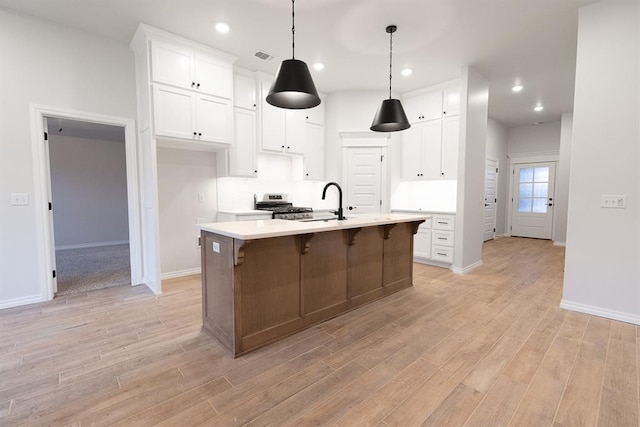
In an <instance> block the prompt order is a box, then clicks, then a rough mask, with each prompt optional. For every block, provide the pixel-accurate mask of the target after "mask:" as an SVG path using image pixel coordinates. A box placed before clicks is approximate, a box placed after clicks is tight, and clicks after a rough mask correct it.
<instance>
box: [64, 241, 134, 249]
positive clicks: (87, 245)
mask: <svg viewBox="0 0 640 427" xmlns="http://www.w3.org/2000/svg"><path fill="white" fill-rule="evenodd" d="M128 244H129V241H128V240H114V241H112V242H93V243H78V244H77V245H60V246H56V251H66V250H67V249H86V248H99V247H101V246H116V245H128Z"/></svg>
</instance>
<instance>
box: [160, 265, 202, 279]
mask: <svg viewBox="0 0 640 427" xmlns="http://www.w3.org/2000/svg"><path fill="white" fill-rule="evenodd" d="M201 273H202V269H201V268H200V267H198V268H191V269H187V270H178V271H170V272H168V273H162V274H160V280H169V279H177V278H178V277H185V276H193V275H194V274H201Z"/></svg>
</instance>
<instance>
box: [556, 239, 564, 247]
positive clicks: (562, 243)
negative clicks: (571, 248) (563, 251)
mask: <svg viewBox="0 0 640 427" xmlns="http://www.w3.org/2000/svg"><path fill="white" fill-rule="evenodd" d="M553 246H562V247H565V246H567V242H556V241H555V240H554V241H553Z"/></svg>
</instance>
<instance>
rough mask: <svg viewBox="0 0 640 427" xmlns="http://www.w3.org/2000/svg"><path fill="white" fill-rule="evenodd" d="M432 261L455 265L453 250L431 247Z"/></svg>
mask: <svg viewBox="0 0 640 427" xmlns="http://www.w3.org/2000/svg"><path fill="white" fill-rule="evenodd" d="M431 259H432V260H434V261H441V262H448V263H453V248H452V247H447V246H438V245H433V246H432V247H431Z"/></svg>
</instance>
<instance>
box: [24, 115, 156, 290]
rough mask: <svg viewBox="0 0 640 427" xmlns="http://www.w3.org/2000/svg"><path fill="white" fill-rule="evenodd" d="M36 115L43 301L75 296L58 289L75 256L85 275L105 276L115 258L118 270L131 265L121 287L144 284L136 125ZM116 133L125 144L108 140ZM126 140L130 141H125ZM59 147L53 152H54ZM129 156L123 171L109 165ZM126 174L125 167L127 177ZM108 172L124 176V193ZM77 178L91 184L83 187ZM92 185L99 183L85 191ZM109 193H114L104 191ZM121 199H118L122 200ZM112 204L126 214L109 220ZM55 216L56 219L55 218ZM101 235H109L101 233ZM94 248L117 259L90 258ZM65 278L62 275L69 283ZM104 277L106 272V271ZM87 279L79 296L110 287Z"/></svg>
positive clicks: (101, 117)
mask: <svg viewBox="0 0 640 427" xmlns="http://www.w3.org/2000/svg"><path fill="white" fill-rule="evenodd" d="M31 112H32V129H31V131H32V136H33V137H32V147H33V152H34V182H35V184H36V185H35V188H34V205H35V208H36V228H37V230H38V233H37V235H38V242H37V247H38V260H37V262H36V268H37V270H38V276H39V278H40V283H41V295H40V298H41V300H42V301H47V300H51V299H53V297H54V295H56V293H58V295H61V294H64V293H68V292H67V290H66V289H63V288H65V286H63V287H61V289H58V279H62V280H61V282H62V281H64V280H67V279H68V276H69V275H68V274H66V275H65V273H69V272H70V271H69V270H68V268H67V270H68V271H66V272H65V271H60V272H59V271H58V270H59V268H62V270H65V265H63V264H60V265H59V266H58V265H57V264H59V262H61V261H62V262H63V263H64V261H63V260H62V258H64V256H65V255H69V256H68V258H70V259H71V261H72V262H74V261H75V262H79V263H80V264H84V265H85V266H88V267H82V266H76V267H81V268H80V269H79V270H78V273H81V271H80V270H81V269H82V268H85V271H87V270H88V271H89V272H90V273H91V274H96V273H100V270H101V269H104V270H107V269H108V265H107V264H108V258H112V259H113V260H114V261H115V262H114V264H116V265H120V266H123V265H124V266H125V267H124V269H125V270H124V271H125V272H124V273H123V272H122V268H121V272H120V273H119V276H120V279H118V280H120V281H121V283H124V284H130V285H137V284H142V283H144V280H143V275H142V254H143V253H142V237H141V224H142V216H141V210H140V201H139V179H138V157H137V144H136V130H135V121H134V120H133V119H127V118H122V117H114V116H105V115H100V114H93V113H86V112H79V111H72V110H62V109H57V108H50V107H43V106H35V105H34V106H32V107H31ZM60 129H62V131H60ZM96 134H97V136H96ZM110 134H117V135H118V137H117V139H118V141H119V142H116V141H113V140H111V139H113V137H110V136H108V135H110ZM50 136H51V138H50ZM122 136H123V137H124V142H122ZM52 139H53V141H52ZM60 144H62V145H66V147H62V145H60ZM92 144H93V145H92ZM107 144H120V145H116V146H114V145H107ZM96 145H98V146H100V145H101V148H102V151H101V150H100V149H98V150H95V148H96ZM52 146H53V150H51V147H52ZM59 148H62V151H59V150H58V149H59ZM114 148H115V150H114ZM91 149H94V150H93V151H92V153H93V154H87V150H88V151H89V152H91ZM109 149H111V151H112V152H111V154H109V153H108V151H109ZM105 150H107V151H105ZM122 150H124V158H125V162H124V164H122V163H119V165H118V166H114V165H113V164H110V163H108V162H107V159H108V158H110V157H113V151H118V152H119V156H120V158H121V156H122ZM82 155H84V157H83V156H82ZM92 162H93V163H92ZM60 164H62V165H63V167H62V168H59V166H60ZM88 164H92V165H93V166H92V168H93V169H91V168H89V167H88ZM122 168H124V175H125V177H124V178H123V177H122V173H123V169H122ZM109 169H118V173H117V174H116V175H118V176H119V178H118V180H119V181H120V182H124V190H123V188H122V186H121V185H120V186H115V187H116V188H118V190H117V191H114V190H113V188H112V187H114V186H113V185H110V186H109V185H106V184H107V183H106V182H105V181H108V178H106V175H104V174H105V173H108V172H109ZM77 170H82V171H83V173H84V175H80V178H79V179H78V176H77V175H76V178H75V181H74V178H73V174H72V172H77ZM87 171H88V172H87ZM111 172H113V171H111ZM101 174H102V175H101ZM69 180H71V181H69ZM78 180H80V181H82V180H84V181H87V182H80V183H78V182H77V181H78ZM88 183H93V184H94V185H93V186H91V185H86V184H88ZM82 185H84V186H85V187H86V188H83V187H82ZM100 186H102V187H100ZM105 187H106V188H111V189H110V190H105ZM54 192H55V193H56V194H54ZM116 194H119V196H118V197H116ZM122 195H124V200H123V197H122ZM54 198H55V200H54ZM110 205H113V206H116V205H120V207H121V208H120V212H121V213H120V214H119V215H112V214H109V212H110V209H111V208H112V207H113V206H110ZM123 210H124V212H125V213H124V214H123V213H122V211H123ZM54 211H55V215H56V216H57V218H56V217H54ZM58 214H60V215H58ZM104 214H107V215H104ZM122 215H124V218H123V216H122ZM92 217H95V218H100V219H101V222H96V221H93V222H91V221H92V220H93V219H95V218H92ZM118 221H119V222H120V226H119V228H118V231H116V227H115V224H114V223H115V222H118ZM54 229H55V230H54ZM100 232H102V235H99V233H100ZM91 233H94V234H91ZM120 245H123V246H120ZM118 246H120V247H118ZM127 246H128V247H127ZM100 248H102V249H100ZM89 249H92V250H93V249H95V252H100V251H101V250H102V251H107V252H108V250H113V252H118V254H117V255H116V254H115V253H105V252H102V253H101V254H97V255H95V254H94V255H92V256H89V255H88V252H89ZM63 251H65V252H66V253H63ZM72 251H76V253H74V252H72ZM81 254H82V255H81ZM56 255H57V257H58V258H59V259H58V260H57V259H56ZM90 258H93V259H95V258H98V259H99V261H98V263H95V262H93V261H90ZM123 258H124V259H123ZM118 260H119V261H118ZM127 261H128V269H127V268H126V265H127ZM126 271H128V274H127V272H126ZM58 273H62V278H61V277H60V275H59V274H58ZM74 274H75V273H74ZM100 274H105V272H104V271H102V273H100ZM122 276H124V277H125V279H123V278H122ZM84 280H85V282H86V284H85V285H84V286H85V287H84V289H82V290H80V292H84V291H85V290H91V289H96V288H98V287H104V283H103V285H96V281H97V280H96V278H95V277H94V278H93V279H92V278H91V277H85V279H84ZM110 280H115V279H113V278H112V279H110ZM113 284H114V283H107V286H113Z"/></svg>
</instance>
